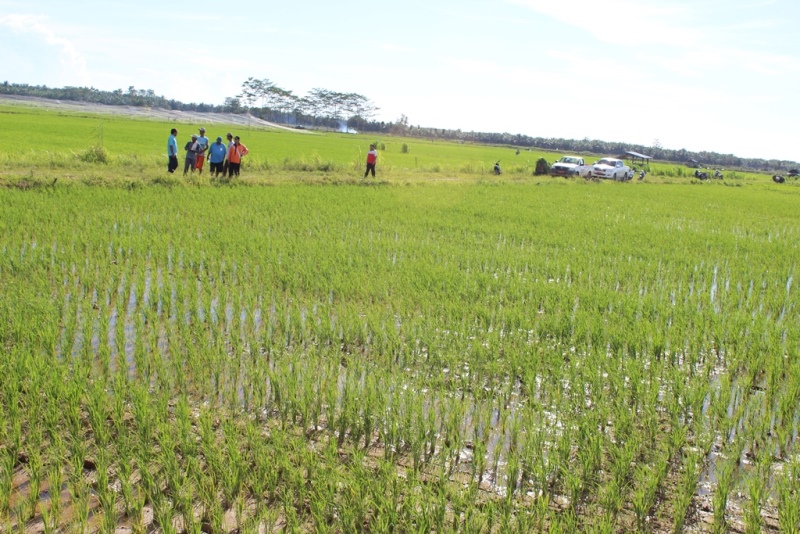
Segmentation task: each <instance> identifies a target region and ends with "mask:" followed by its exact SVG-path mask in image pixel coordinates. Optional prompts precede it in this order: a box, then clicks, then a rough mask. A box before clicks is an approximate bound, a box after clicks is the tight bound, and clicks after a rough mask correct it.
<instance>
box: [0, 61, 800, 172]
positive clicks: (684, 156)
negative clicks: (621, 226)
mask: <svg viewBox="0 0 800 534" xmlns="http://www.w3.org/2000/svg"><path fill="white" fill-rule="evenodd" d="M3 94H6V95H21V96H33V97H40V98H48V99H57V100H71V101H79V102H91V103H97V104H107V105H119V106H139V107H154V108H163V109H171V110H180V111H198V112H216V113H250V114H252V115H253V116H256V117H259V118H262V119H264V120H268V121H270V122H277V123H281V124H288V125H292V126H296V127H300V128H327V129H342V128H343V127H345V126H346V127H347V128H348V129H349V130H355V131H359V132H362V133H376V134H393V135H404V136H408V137H418V138H424V139H442V140H450V141H461V142H470V143H480V144H489V145H501V146H508V147H511V148H538V149H544V150H553V151H561V152H579V153H591V154H599V155H611V154H613V155H618V154H622V153H624V152H625V151H628V150H632V151H634V152H639V153H642V154H646V155H648V156H652V157H653V158H654V159H656V160H660V161H672V162H676V163H688V162H690V161H691V160H695V161H697V162H699V163H700V165H702V166H704V167H714V168H723V169H744V170H762V171H770V172H785V171H788V170H789V169H796V168H798V167H800V164H798V163H797V162H795V161H790V160H777V159H762V158H740V157H737V156H735V155H733V154H720V153H717V152H709V151H699V152H693V151H689V150H686V149H679V150H675V149H669V148H663V147H661V146H660V144H659V143H657V142H654V146H645V145H640V144H630V143H623V142H617V141H601V140H599V139H588V138H584V139H563V138H554V137H532V136H528V135H524V134H510V133H505V132H504V133H496V132H474V131H470V132H464V131H461V130H451V129H447V128H432V127H423V126H414V125H410V124H409V120H408V117H406V116H405V115H401V116H400V118H398V119H397V120H395V121H377V120H374V119H373V117H374V116H375V114H376V112H377V111H378V110H379V108H378V107H376V106H375V104H374V103H373V102H372V101H371V100H370V99H369V98H367V97H366V96H364V95H360V94H358V93H346V92H339V91H333V90H330V89H323V88H314V89H312V90H311V91H309V92H308V93H307V94H306V95H297V94H294V93H293V92H292V91H291V90H288V89H284V88H282V87H279V86H278V85H277V84H275V83H274V82H272V81H270V80H269V79H266V78H264V79H257V78H252V77H251V78H248V79H247V80H245V81H244V82H243V83H242V86H241V92H240V93H239V94H237V95H235V96H230V97H226V98H225V101H224V103H223V104H222V105H215V104H206V103H202V102H201V103H194V102H191V103H185V102H181V101H178V100H175V99H168V98H166V97H164V96H160V95H156V94H155V92H154V91H153V90H152V89H136V88H135V87H133V86H130V87H128V89H127V90H122V89H116V90H114V91H104V90H101V89H96V88H94V87H60V88H59V87H47V86H45V85H28V84H20V83H9V82H8V81H6V82H3V83H2V84H0V95H3Z"/></svg>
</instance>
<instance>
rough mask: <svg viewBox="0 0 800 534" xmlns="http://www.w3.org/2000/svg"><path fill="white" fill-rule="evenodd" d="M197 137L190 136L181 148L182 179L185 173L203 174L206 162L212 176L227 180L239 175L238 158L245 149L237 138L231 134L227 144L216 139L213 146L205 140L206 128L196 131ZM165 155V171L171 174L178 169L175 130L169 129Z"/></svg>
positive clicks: (242, 155)
mask: <svg viewBox="0 0 800 534" xmlns="http://www.w3.org/2000/svg"><path fill="white" fill-rule="evenodd" d="M199 133H200V135H197V134H192V138H191V140H189V141H188V142H187V143H186V145H185V146H184V147H183V149H184V150H185V151H186V159H185V160H184V165H183V174H184V176H185V175H186V174H187V173H188V172H189V171H191V172H194V171H198V173H200V174H203V167H204V166H205V161H206V159H208V164H209V172H210V173H211V174H212V175H213V176H214V177H219V176H225V175H226V174H227V175H228V177H229V178H232V177H233V176H239V171H240V170H241V165H242V158H243V157H244V156H246V155H247V154H248V150H247V147H246V146H244V145H243V144H242V143H241V141H240V139H239V136H238V135H237V136H234V135H233V134H232V133H228V134H227V135H226V137H227V139H228V142H227V143H224V142H223V141H222V137H217V140H216V141H215V142H213V143H211V142H209V139H208V137H206V129H205V128H200V130H199ZM167 155H168V156H169V163H168V164H167V171H168V172H169V173H174V172H175V171H176V170H177V169H178V130H177V129H176V128H173V129H172V130H171V131H170V135H169V139H167Z"/></svg>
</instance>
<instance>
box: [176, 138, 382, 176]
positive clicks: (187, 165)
mask: <svg viewBox="0 0 800 534" xmlns="http://www.w3.org/2000/svg"><path fill="white" fill-rule="evenodd" d="M199 133H200V135H197V134H192V138H191V140H189V141H188V142H187V143H186V145H185V146H184V147H183V149H184V150H185V151H186V159H185V160H184V165H183V174H184V176H185V175H186V174H187V173H188V172H189V171H191V172H194V171H197V172H198V173H200V174H203V166H204V165H205V161H206V158H208V164H209V168H210V170H209V172H210V173H211V174H212V175H213V176H214V177H219V176H220V175H221V176H225V175H226V174H227V175H228V177H229V178H232V177H233V176H239V171H240V169H241V165H242V158H243V157H244V156H246V155H247V154H248V150H247V147H246V146H244V145H243V144H242V143H241V141H240V140H239V136H238V135H237V136H234V135H233V134H232V133H230V132H229V133H228V134H226V137H227V138H228V142H227V144H225V143H223V142H222V137H217V140H216V141H215V142H214V143H209V140H208V137H206V129H205V128H200V130H199ZM167 155H168V156H169V163H167V172H169V173H170V174H172V173H174V172H175V171H176V170H177V169H178V130H177V128H173V129H172V130H171V131H170V135H169V139H167ZM377 161H378V150H377V148H376V147H375V145H374V144H371V145H369V152H367V170H366V172H364V178H366V177H367V176H368V175H369V174H370V173H372V177H373V178H374V177H375V164H376V163H377Z"/></svg>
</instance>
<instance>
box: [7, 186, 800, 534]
mask: <svg viewBox="0 0 800 534" xmlns="http://www.w3.org/2000/svg"><path fill="white" fill-rule="evenodd" d="M195 185H196V186H192V187H160V186H157V185H148V186H142V187H137V188H129V189H125V188H120V187H106V186H97V187H86V186H81V185H75V186H70V187H65V186H60V185H56V186H53V187H41V188H33V189H29V190H22V189H18V188H0V213H1V214H2V215H0V288H2V292H3V298H2V301H0V346H1V347H2V357H0V376H2V379H1V380H0V531H2V532H20V533H22V532H48V533H49V532H112V531H118V532H123V531H124V532H127V531H132V532H164V533H172V532H176V533H177V532H186V533H198V532H214V533H218V532H278V531H285V532H348V533H349V532H475V533H477V532H532V531H553V532H575V531H591V532H629V531H643V532H648V531H649V532H727V531H730V530H733V531H742V532H765V531H767V532H779V531H780V532H798V529H800V454H798V446H799V443H798V432H799V431H800V362H799V361H798V359H799V358H800V355H799V354H798V348H799V344H800V323H799V322H798V305H799V304H800V296H799V294H798V271H797V258H798V257H800V254H798V243H799V242H800V239H799V238H800V221H799V220H798V217H797V213H798V204H800V201H799V199H798V195H797V193H796V188H793V187H783V188H781V187H779V186H774V187H773V186H770V185H768V184H765V185H763V186H744V187H723V186H719V185H711V186H708V185H707V184H704V185H703V186H696V187H695V186H689V185H668V184H658V185H654V184H649V185H648V184H630V183H629V184H616V183H614V184H612V183H602V184H592V183H582V182H581V183H579V182H569V183H568V182H565V181H563V180H546V181H541V182H535V183H534V182H531V183H510V182H471V181H470V182H462V181H459V180H454V181H452V182H447V183H445V182H442V181H431V182H428V183H426V182H417V183H415V184H414V185H401V184H400V183H391V184H388V185H385V186H376V187H364V186H361V185H358V184H354V185H348V184H340V185H337V186H333V185H330V186H318V185H309V184H291V183H280V184H274V185H273V186H270V187H263V186H254V187H211V186H208V185H199V186H198V185H197V184H195Z"/></svg>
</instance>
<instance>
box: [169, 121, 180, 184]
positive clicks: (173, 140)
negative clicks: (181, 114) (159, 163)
mask: <svg viewBox="0 0 800 534" xmlns="http://www.w3.org/2000/svg"><path fill="white" fill-rule="evenodd" d="M167 156H169V163H168V164H167V172H168V173H170V174H172V173H173V172H175V169H177V168H178V130H177V129H175V128H173V129H172V130H171V131H170V133H169V139H167Z"/></svg>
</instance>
